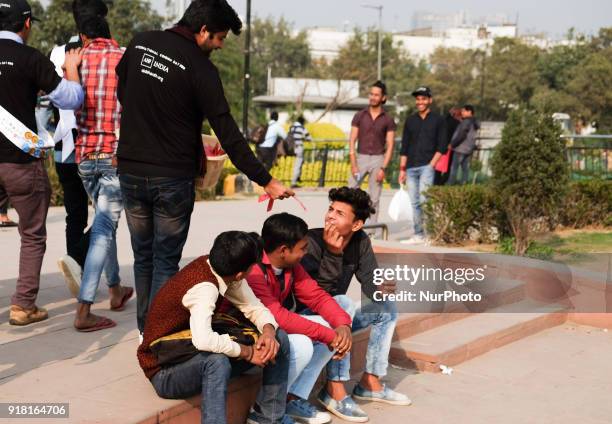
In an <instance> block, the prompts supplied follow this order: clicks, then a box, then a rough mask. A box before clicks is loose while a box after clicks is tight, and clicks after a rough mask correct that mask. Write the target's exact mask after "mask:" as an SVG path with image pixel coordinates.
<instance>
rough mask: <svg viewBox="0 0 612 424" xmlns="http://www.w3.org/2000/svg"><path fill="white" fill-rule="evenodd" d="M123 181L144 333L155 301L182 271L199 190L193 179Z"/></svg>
mask: <svg viewBox="0 0 612 424" xmlns="http://www.w3.org/2000/svg"><path fill="white" fill-rule="evenodd" d="M119 180H120V181H121V192H122V194H123V203H124V206H125V215H126V217H127V223H128V228H129V230H130V237H131V241H132V250H133V251H134V285H135V287H136V295H137V303H136V319H137V321H138V329H139V330H140V332H141V333H142V332H143V331H144V325H145V320H146V316H147V311H148V310H149V306H150V305H151V302H152V301H153V298H154V297H155V295H156V294H157V292H158V291H159V289H161V288H162V287H163V285H164V284H165V283H166V281H168V279H169V278H170V277H172V276H173V275H174V274H176V273H177V272H178V270H179V262H180V260H181V256H182V254H183V247H184V246H185V242H186V241H187V234H188V233H189V225H190V223H191V213H192V212H193V204H194V201H195V187H194V182H193V179H192V178H167V177H137V176H134V175H129V174H121V175H120V177H119Z"/></svg>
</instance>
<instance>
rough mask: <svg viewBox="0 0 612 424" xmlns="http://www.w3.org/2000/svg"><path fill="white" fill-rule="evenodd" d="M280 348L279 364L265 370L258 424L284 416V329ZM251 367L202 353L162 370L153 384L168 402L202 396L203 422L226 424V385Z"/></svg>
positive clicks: (279, 335) (286, 353)
mask: <svg viewBox="0 0 612 424" xmlns="http://www.w3.org/2000/svg"><path fill="white" fill-rule="evenodd" d="M276 339H277V340H278V342H279V344H280V349H279V351H278V354H277V355H276V363H274V364H273V363H270V364H268V366H266V367H265V368H264V370H263V382H262V386H261V389H260V390H259V394H258V395H257V401H256V406H255V408H254V409H255V411H256V415H257V422H258V423H262V424H263V423H280V422H281V420H282V418H283V415H285V406H286V397H287V372H288V370H289V339H288V338H287V333H285V332H284V331H282V330H278V331H277V332H276ZM248 368H250V364H248V363H246V362H244V361H230V359H229V358H228V357H227V356H226V355H223V354H219V353H210V352H200V353H199V354H198V355H197V356H194V357H193V358H191V359H190V360H189V361H187V362H183V363H182V364H177V365H172V366H169V367H166V368H162V369H161V370H160V371H159V372H158V373H157V374H155V376H153V378H152V379H151V383H152V384H153V387H154V388H155V391H156V392H157V394H158V395H159V396H160V397H162V398H165V399H184V398H188V397H191V396H195V395H197V394H198V393H201V394H202V400H201V406H200V407H201V411H202V421H201V422H202V423H203V424H204V423H205V424H217V423H218V424H225V423H226V422H227V418H226V399H227V384H228V382H229V379H230V377H232V376H236V375H240V374H241V373H242V372H244V371H246V370H247V369H248Z"/></svg>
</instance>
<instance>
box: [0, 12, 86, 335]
mask: <svg viewBox="0 0 612 424" xmlns="http://www.w3.org/2000/svg"><path fill="white" fill-rule="evenodd" d="M34 20H35V18H34V17H33V16H32V9H31V8H30V6H29V4H28V3H27V2H26V1H25V0H2V1H0V106H2V107H3V108H4V109H5V110H6V111H7V112H8V113H9V114H10V115H12V117H13V118H15V119H16V120H18V121H20V122H21V123H22V124H23V125H25V126H26V127H27V128H28V129H29V130H30V131H31V132H32V133H35V132H36V131H37V126H36V118H35V115H34V109H35V107H36V99H37V94H38V92H39V91H40V90H42V91H44V92H45V93H48V94H49V100H51V102H52V103H53V104H55V105H56V106H57V107H61V108H63V109H76V108H78V107H80V105H81V103H82V102H83V89H82V88H81V85H80V84H79V83H78V81H79V73H78V66H79V64H80V62H81V57H80V52H79V51H70V52H68V53H67V54H66V61H65V63H64V67H65V68H66V73H65V78H64V79H62V78H60V77H59V76H58V75H57V73H56V72H55V67H54V65H53V63H51V61H50V60H49V59H48V58H46V57H45V56H44V55H43V54H42V53H40V52H39V51H38V50H36V49H34V48H32V47H28V46H26V45H24V43H25V42H26V41H27V39H28V36H29V35H30V31H31V29H32V21H34ZM0 124H1V125H0V185H2V186H3V187H4V188H5V189H6V192H7V194H8V197H9V200H10V202H11V204H12V205H13V207H14V208H15V210H16V211H17V214H18V215H19V233H20V235H21V251H20V258H19V278H18V280H17V290H16V293H15V294H14V295H13V297H12V299H11V308H10V318H9V320H10V321H9V322H10V323H11V324H12V325H28V324H31V323H34V322H38V321H42V320H45V319H47V317H48V314H47V311H45V310H44V309H42V308H38V307H37V306H36V296H37V294H38V288H39V285H40V269H41V266H42V260H43V256H44V254H45V249H46V240H47V229H46V225H45V221H46V218H47V210H48V208H49V201H50V198H51V186H50V184H49V178H48V177H47V171H46V170H45V167H44V163H43V161H42V160H41V159H37V158H35V157H33V156H30V155H29V154H27V153H24V152H22V151H21V149H20V148H19V147H17V145H16V144H14V143H13V141H11V139H9V138H8V137H11V138H12V137H13V136H12V133H11V131H8V130H7V129H3V128H6V123H0ZM15 142H16V143H19V142H18V141H17V140H16V141H15Z"/></svg>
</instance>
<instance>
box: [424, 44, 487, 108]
mask: <svg viewBox="0 0 612 424" xmlns="http://www.w3.org/2000/svg"><path fill="white" fill-rule="evenodd" d="M477 55H478V52H477V51H474V50H460V49H446V48H438V49H436V51H435V52H434V53H433V55H432V56H431V58H430V64H431V73H429V74H428V75H427V77H426V78H425V84H426V85H427V86H429V87H430V88H431V89H432V91H433V93H434V95H435V102H436V104H437V105H438V106H439V107H440V108H441V109H442V110H449V109H450V108H451V107H453V106H463V105H465V104H468V103H471V104H475V103H477V99H478V95H479V93H480V87H479V85H480V78H475V77H476V76H477V75H478V71H479V65H478V64H479V62H480V61H479V60H477Z"/></svg>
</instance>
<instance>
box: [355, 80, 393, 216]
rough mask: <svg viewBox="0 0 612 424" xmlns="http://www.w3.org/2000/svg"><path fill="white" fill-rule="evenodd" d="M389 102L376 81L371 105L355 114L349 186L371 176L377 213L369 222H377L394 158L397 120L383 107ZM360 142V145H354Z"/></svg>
mask: <svg viewBox="0 0 612 424" xmlns="http://www.w3.org/2000/svg"><path fill="white" fill-rule="evenodd" d="M386 102H387V86H386V85H385V84H384V83H383V82H382V81H376V82H375V83H374V84H373V85H372V87H370V94H369V106H368V107H367V108H365V109H363V110H361V111H359V112H357V114H356V115H355V117H354V118H353V122H352V124H351V127H352V128H351V135H350V139H349V154H350V159H351V174H350V176H349V186H350V187H351V188H357V187H359V186H360V185H361V182H362V181H363V180H364V179H365V177H366V176H367V175H369V176H370V179H369V183H368V193H369V194H370V198H371V199H372V203H373V204H374V209H375V213H374V214H373V215H372V216H371V217H370V218H369V222H371V223H376V222H378V212H379V209H380V208H379V206H380V194H381V192H382V187H383V182H384V181H385V172H386V170H387V167H388V166H389V163H391V159H392V157H393V145H394V143H395V130H396V128H397V126H396V125H395V121H394V120H393V118H392V117H391V115H389V114H388V113H387V112H386V111H385V108H384V104H385V103H386ZM357 141H359V143H358V145H357V146H356V145H355V144H356V143H357Z"/></svg>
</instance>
